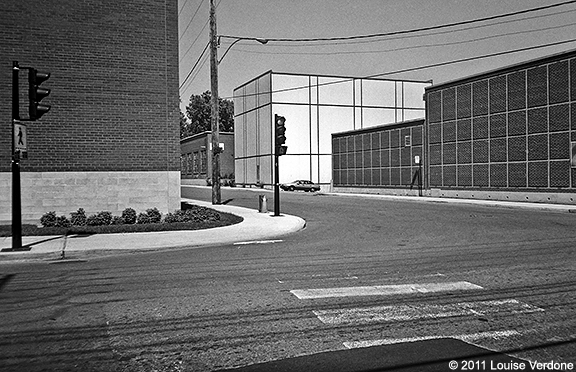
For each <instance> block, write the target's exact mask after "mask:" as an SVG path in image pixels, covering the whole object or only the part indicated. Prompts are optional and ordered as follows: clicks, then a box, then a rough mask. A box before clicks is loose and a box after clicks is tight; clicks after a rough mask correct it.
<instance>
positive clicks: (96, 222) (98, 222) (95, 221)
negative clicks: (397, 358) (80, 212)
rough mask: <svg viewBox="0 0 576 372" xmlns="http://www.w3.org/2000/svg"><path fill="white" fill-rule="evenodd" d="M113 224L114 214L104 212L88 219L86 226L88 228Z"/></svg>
mask: <svg viewBox="0 0 576 372" xmlns="http://www.w3.org/2000/svg"><path fill="white" fill-rule="evenodd" d="M111 222H112V213H110V212H107V211H104V212H99V213H98V214H93V215H91V216H90V217H88V218H87V219H86V225H88V226H103V225H110V223H111Z"/></svg>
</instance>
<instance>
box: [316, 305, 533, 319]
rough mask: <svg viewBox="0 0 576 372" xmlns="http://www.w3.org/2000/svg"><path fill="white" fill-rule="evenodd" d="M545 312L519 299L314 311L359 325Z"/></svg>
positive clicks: (320, 315)
mask: <svg viewBox="0 0 576 372" xmlns="http://www.w3.org/2000/svg"><path fill="white" fill-rule="evenodd" d="M537 311H544V310H543V309H541V308H538V307H535V306H532V305H528V304H526V303H523V302H520V301H518V300H515V299H505V300H490V301H475V302H459V303H454V304H446V305H438V304H414V305H395V306H373V307H364V308H352V309H336V310H314V311H313V312H314V314H315V315H316V316H317V317H318V319H320V321H322V322H323V323H325V324H358V323H377V322H395V321H407V320H417V319H437V318H448V317H458V316H470V315H492V314H498V313H507V314H521V313H531V312H537Z"/></svg>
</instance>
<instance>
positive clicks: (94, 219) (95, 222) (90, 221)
mask: <svg viewBox="0 0 576 372" xmlns="http://www.w3.org/2000/svg"><path fill="white" fill-rule="evenodd" d="M86 225H88V226H100V225H102V223H101V221H100V218H98V215H96V214H93V215H90V216H88V218H87V219H86Z"/></svg>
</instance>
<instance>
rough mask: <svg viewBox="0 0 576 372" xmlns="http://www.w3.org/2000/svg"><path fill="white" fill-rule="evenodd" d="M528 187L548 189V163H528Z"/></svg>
mask: <svg viewBox="0 0 576 372" xmlns="http://www.w3.org/2000/svg"><path fill="white" fill-rule="evenodd" d="M528 187H548V162H546V161H538V162H530V163H528Z"/></svg>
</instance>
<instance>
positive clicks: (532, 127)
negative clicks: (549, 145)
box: [528, 107, 548, 134]
mask: <svg viewBox="0 0 576 372" xmlns="http://www.w3.org/2000/svg"><path fill="white" fill-rule="evenodd" d="M547 131H548V110H547V109H546V107H541V108H537V109H531V110H528V133H530V134H532V133H544V132H547Z"/></svg>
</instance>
